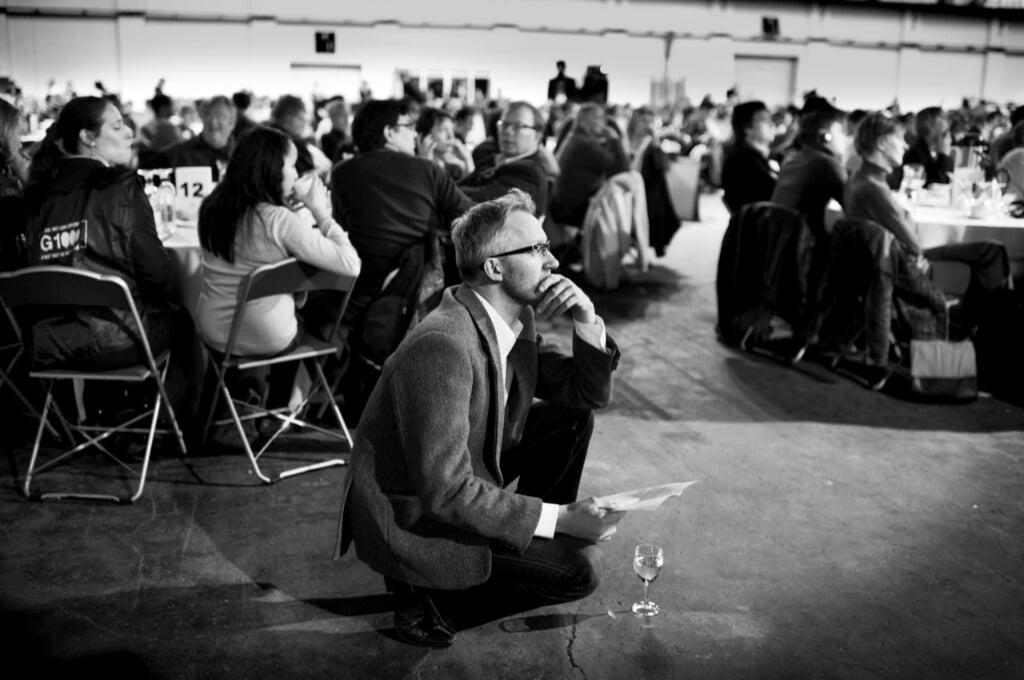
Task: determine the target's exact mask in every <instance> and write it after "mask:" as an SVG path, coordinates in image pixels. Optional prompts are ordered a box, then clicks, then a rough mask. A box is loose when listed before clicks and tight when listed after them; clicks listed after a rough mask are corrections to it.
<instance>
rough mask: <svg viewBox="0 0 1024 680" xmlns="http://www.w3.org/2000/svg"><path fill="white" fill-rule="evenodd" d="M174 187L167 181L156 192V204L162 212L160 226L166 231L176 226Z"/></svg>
mask: <svg viewBox="0 0 1024 680" xmlns="http://www.w3.org/2000/svg"><path fill="white" fill-rule="evenodd" d="M175 193H176V192H175V191H174V185H172V184H171V183H170V182H168V181H167V180H164V181H163V182H161V183H160V186H159V187H158V188H157V191H156V204H157V208H158V209H159V211H160V213H159V214H160V224H161V225H162V226H163V227H164V228H165V229H166V228H169V227H171V226H173V225H174V196H175Z"/></svg>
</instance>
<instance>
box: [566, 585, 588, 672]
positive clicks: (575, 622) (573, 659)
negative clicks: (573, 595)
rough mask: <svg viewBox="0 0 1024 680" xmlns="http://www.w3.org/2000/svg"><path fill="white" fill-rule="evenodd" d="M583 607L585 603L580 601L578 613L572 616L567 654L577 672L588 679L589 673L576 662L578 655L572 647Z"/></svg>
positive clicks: (570, 663)
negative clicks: (576, 655)
mask: <svg viewBox="0 0 1024 680" xmlns="http://www.w3.org/2000/svg"><path fill="white" fill-rule="evenodd" d="M582 607H583V604H582V603H580V606H579V607H577V608H576V613H575V614H574V615H573V617H572V634H571V635H570V636H569V642H568V643H567V644H566V646H565V654H566V656H568V657H569V665H570V666H572V667H573V669H575V670H576V671H577V673H579V675H580V677H582V678H583V680H587V674H586V673H584V672H583V668H582V667H580V665H579V664H577V663H576V657H575V655H574V654H573V649H572V648H573V645H574V644H576V634H577V632H578V631H579V625H580V610H581V609H582Z"/></svg>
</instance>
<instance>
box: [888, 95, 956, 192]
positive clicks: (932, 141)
mask: <svg viewBox="0 0 1024 680" xmlns="http://www.w3.org/2000/svg"><path fill="white" fill-rule="evenodd" d="M914 125H915V127H916V130H917V137H916V139H915V141H914V144H913V146H911V147H910V148H909V149H907V150H906V153H904V154H903V163H902V165H920V166H922V167H923V168H924V184H925V186H931V185H932V184H949V182H950V177H951V175H952V174H953V158H952V156H950V145H951V142H952V136H951V135H950V130H949V121H948V120H946V115H945V114H944V113H943V112H942V109H941V108H939V107H938V106H929V107H928V108H926V109H921V110H920V111H918V113H917V116H916V117H915V121H914ZM897 167H899V166H897ZM897 179H898V178H897ZM896 186H899V183H898V181H897V184H896Z"/></svg>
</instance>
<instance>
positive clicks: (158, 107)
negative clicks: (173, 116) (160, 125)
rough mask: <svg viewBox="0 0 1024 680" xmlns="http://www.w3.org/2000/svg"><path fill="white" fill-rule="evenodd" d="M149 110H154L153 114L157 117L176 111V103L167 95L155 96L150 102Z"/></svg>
mask: <svg viewBox="0 0 1024 680" xmlns="http://www.w3.org/2000/svg"><path fill="white" fill-rule="evenodd" d="M149 108H151V109H153V113H155V114H157V115H160V114H161V113H164V112H168V113H171V112H173V110H174V102H173V101H171V98H170V97H168V96H167V95H165V94H155V95H153V98H152V99H150V100H149Z"/></svg>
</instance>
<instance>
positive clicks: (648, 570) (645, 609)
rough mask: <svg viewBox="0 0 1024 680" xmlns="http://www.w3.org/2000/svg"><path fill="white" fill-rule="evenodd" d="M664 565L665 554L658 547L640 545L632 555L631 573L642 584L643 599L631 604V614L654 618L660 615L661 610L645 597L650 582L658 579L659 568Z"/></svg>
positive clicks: (645, 544) (646, 544) (648, 544)
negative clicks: (633, 573)
mask: <svg viewBox="0 0 1024 680" xmlns="http://www.w3.org/2000/svg"><path fill="white" fill-rule="evenodd" d="M664 564H665V554H664V552H663V551H662V549H661V546H659V545H653V544H650V543H641V544H640V545H638V546H637V547H636V552H635V553H634V555H633V571H635V572H636V575H637V576H639V577H640V580H641V581H643V582H644V599H643V600H641V601H640V602H634V603H633V613H634V614H638V615H640V616H654V615H655V614H660V613H661V608H660V607H658V605H657V604H655V603H654V602H652V601H651V600H650V599H649V598H648V597H647V591H648V589H649V588H650V586H651V581H653V580H654V579H656V578H658V573H659V572H660V571H661V567H662V566H664Z"/></svg>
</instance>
